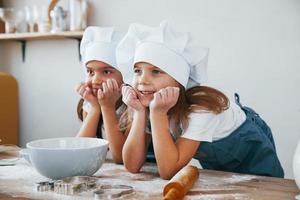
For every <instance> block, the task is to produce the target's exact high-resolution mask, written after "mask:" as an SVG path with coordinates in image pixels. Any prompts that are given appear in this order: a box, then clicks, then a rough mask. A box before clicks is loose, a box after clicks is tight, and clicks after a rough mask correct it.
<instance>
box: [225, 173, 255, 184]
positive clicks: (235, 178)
mask: <svg viewBox="0 0 300 200" xmlns="http://www.w3.org/2000/svg"><path fill="white" fill-rule="evenodd" d="M254 178H255V176H252V175H232V176H231V177H230V178H226V179H225V182H227V183H231V184H234V183H239V182H243V181H250V180H252V179H254Z"/></svg>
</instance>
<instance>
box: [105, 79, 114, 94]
mask: <svg viewBox="0 0 300 200" xmlns="http://www.w3.org/2000/svg"><path fill="white" fill-rule="evenodd" d="M106 85H107V89H108V90H111V91H114V86H113V83H112V80H111V79H108V80H107V81H106Z"/></svg>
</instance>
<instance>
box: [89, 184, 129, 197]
mask: <svg viewBox="0 0 300 200" xmlns="http://www.w3.org/2000/svg"><path fill="white" fill-rule="evenodd" d="M133 192H134V189H133V187H132V186H129V185H101V186H100V187H98V189H97V190H95V191H94V199H95V200H96V199H97V200H98V199H114V198H119V197H121V196H123V195H126V194H131V193H133Z"/></svg>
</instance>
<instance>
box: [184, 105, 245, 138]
mask: <svg viewBox="0 0 300 200" xmlns="http://www.w3.org/2000/svg"><path fill="white" fill-rule="evenodd" d="M245 120H246V114H245V112H244V111H243V110H242V109H241V108H240V107H239V106H238V105H237V104H236V103H234V102H230V106H229V108H228V109H227V110H225V111H224V112H222V113H220V114H214V113H211V112H193V113H191V114H190V115H189V125H188V127H187V128H186V130H184V131H183V132H182V135H181V137H183V138H187V139H192V140H197V141H207V142H212V141H217V140H220V139H222V138H225V137H227V136H229V135H230V134H231V133H232V132H233V131H234V130H236V129H237V128H238V127H239V126H240V125H242V123H243V122H244V121H245Z"/></svg>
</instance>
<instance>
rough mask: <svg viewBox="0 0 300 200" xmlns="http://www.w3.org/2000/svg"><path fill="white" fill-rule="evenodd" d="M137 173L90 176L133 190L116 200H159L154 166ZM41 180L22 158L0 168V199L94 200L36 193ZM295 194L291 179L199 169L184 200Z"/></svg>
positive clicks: (270, 199)
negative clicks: (14, 163)
mask: <svg viewBox="0 0 300 200" xmlns="http://www.w3.org/2000/svg"><path fill="white" fill-rule="evenodd" d="M74 159H76V158H74ZM141 171H142V172H141V173H138V174H132V173H129V172H127V171H126V170H125V168H124V166H123V165H117V164H114V163H112V162H111V161H110V160H108V161H106V162H105V163H104V165H103V166H102V167H101V168H100V170H99V171H97V173H96V174H95V175H94V176H96V177H97V178H99V182H100V183H101V184H102V183H103V184H112V185H116V184H121V185H128V186H132V187H133V189H134V193H132V194H127V195H124V196H121V197H120V198H118V199H139V200H141V199H149V200H150V199H151V200H156V199H162V190H163V187H164V185H165V184H166V183H167V182H168V181H166V180H162V179H160V178H159V175H158V171H157V167H156V166H155V165H154V164H152V163H147V164H145V166H144V167H143V168H142V170H141ZM45 180H47V179H46V178H45V177H43V176H41V175H39V174H38V173H37V172H36V171H35V170H34V168H33V167H31V165H30V164H28V163H27V162H26V161H25V160H24V159H23V158H22V159H20V160H19V161H18V162H17V164H16V165H13V166H0V199H94V197H93V195H92V193H91V192H90V193H79V194H77V195H72V196H71V195H62V194H57V193H55V192H53V191H48V192H38V191H36V183H37V182H40V181H45ZM299 193H300V191H299V190H298V189H297V186H296V184H295V182H294V180H289V179H281V178H270V177H263V176H253V175H247V174H236V173H228V172H220V171H212V170H200V178H199V180H198V181H197V182H196V183H195V185H194V187H193V188H192V189H191V190H190V191H189V192H188V194H187V195H186V197H185V199H206V200H207V199H222V200H227V199H228V200H229V199H255V200H256V199H258V200H283V199H295V196H296V195H297V194H299Z"/></svg>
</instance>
